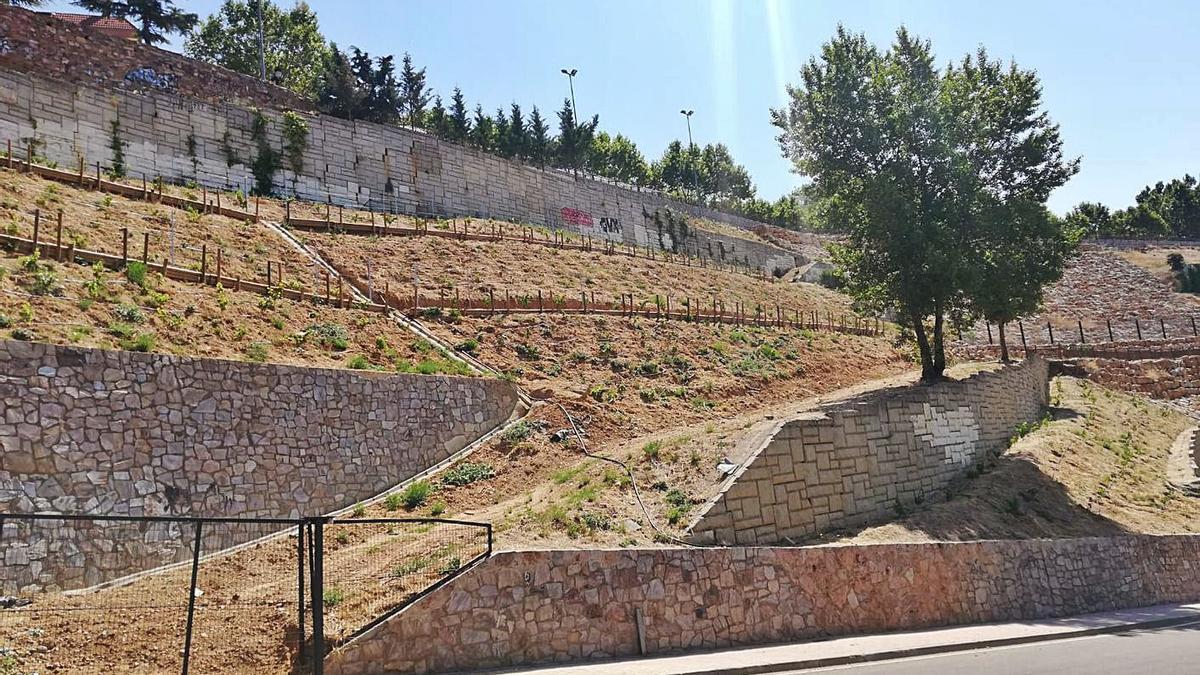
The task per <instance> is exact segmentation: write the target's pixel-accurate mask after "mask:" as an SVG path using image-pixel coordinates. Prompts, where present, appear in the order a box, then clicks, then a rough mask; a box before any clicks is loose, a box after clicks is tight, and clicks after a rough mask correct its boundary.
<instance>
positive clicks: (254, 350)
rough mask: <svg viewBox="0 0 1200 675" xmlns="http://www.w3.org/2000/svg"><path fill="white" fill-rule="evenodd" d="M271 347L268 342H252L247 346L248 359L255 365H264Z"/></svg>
mask: <svg viewBox="0 0 1200 675" xmlns="http://www.w3.org/2000/svg"><path fill="white" fill-rule="evenodd" d="M270 347H271V345H270V344H269V343H266V342H251V343H250V344H249V345H246V358H248V359H250V360H251V361H253V362H255V363H262V362H263V361H266V360H267V352H268V350H269V349H270Z"/></svg>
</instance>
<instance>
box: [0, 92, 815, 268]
mask: <svg viewBox="0 0 1200 675" xmlns="http://www.w3.org/2000/svg"><path fill="white" fill-rule="evenodd" d="M264 114H265V115H266V116H267V118H268V119H269V120H270V122H269V123H268V125H267V132H266V133H267V139H268V142H269V144H270V145H271V147H272V148H274V149H275V151H276V152H279V151H280V149H281V148H282V147H283V143H284V141H283V137H282V123H281V122H280V119H279V115H278V114H277V113H275V112H267V113H264ZM254 115H255V113H254V112H253V111H252V110H251V109H250V108H245V107H239V106H236V105H209V104H205V103H201V102H198V101H196V100H195V99H185V98H180V97H178V96H175V95H172V94H170V93H166V92H162V91H151V92H145V93H138V92H132V91H123V90H119V91H106V90H103V89H97V88H92V87H89V86H83V85H78V84H76V85H72V84H66V83H63V82H59V81H56V80H48V79H42V78H40V77H36V76H32V75H28V74H21V73H14V72H12V71H5V70H0V142H3V141H4V140H5V139H11V140H12V141H13V143H14V145H15V146H16V149H17V150H18V151H19V152H20V153H24V152H25V148H26V146H27V145H28V144H29V143H30V142H31V141H32V142H33V143H34V144H35V146H36V153H37V154H38V155H40V156H44V157H46V158H48V159H50V160H53V161H55V162H58V163H59V164H61V165H65V166H66V167H72V168H73V167H77V166H78V163H79V160H80V159H81V158H82V159H83V160H84V162H85V164H86V165H88V166H93V167H94V165H95V162H100V163H101V164H102V165H103V166H105V167H107V166H109V165H110V164H111V161H112V149H111V147H112V142H113V123H114V122H116V123H118V124H119V128H118V137H119V138H120V140H121V142H122V143H124V144H125V145H124V159H125V165H126V167H127V171H128V172H129V173H130V174H131V175H139V174H140V173H146V174H147V175H149V176H150V177H151V178H153V177H155V176H163V177H165V178H167V179H169V180H175V181H185V180H194V181H196V182H197V183H199V184H201V185H206V186H209V187H217V188H222V189H225V188H229V187H232V186H237V187H241V188H244V189H248V188H250V187H252V185H253V180H252V178H251V173H250V169H249V164H250V163H251V162H252V161H253V158H254V156H255V155H256V154H257V150H256V141H255V140H254V139H253V138H252V137H251V127H252V123H253V118H254ZM305 119H306V120H307V121H308V125H309V134H308V137H307V149H306V150H305V152H304V157H303V166H304V170H303V171H302V172H301V173H300V174H299V175H296V174H294V173H292V172H291V171H290V170H285V169H283V168H281V169H280V170H279V171H278V172H277V173H276V174H275V185H274V190H275V192H277V193H280V194H298V195H299V196H300V197H302V198H304V199H309V200H316V201H326V200H327V199H328V200H331V201H332V202H333V203H335V204H345V205H355V206H362V207H366V206H370V207H372V208H375V209H381V210H389V211H395V212H401V213H409V214H417V215H430V216H475V217H492V218H498V219H504V220H513V221H518V222H523V223H535V224H540V225H547V226H552V227H558V228H563V229H567V230H570V231H573V232H578V233H580V234H583V235H589V236H592V237H595V238H599V239H608V240H614V241H620V242H623V243H627V244H637V245H639V246H654V247H661V248H663V249H667V250H671V251H675V252H681V253H682V252H685V251H686V252H688V253H691V254H693V255H702V256H704V257H707V258H713V259H717V260H721V261H723V262H734V261H736V262H739V263H741V264H746V265H750V266H753V267H761V268H763V269H764V270H766V271H767V272H772V271H774V270H776V269H781V270H788V269H791V268H792V267H795V266H796V265H797V264H799V260H798V257H797V255H796V254H793V253H790V252H788V251H785V250H783V249H781V248H778V247H776V246H772V245H770V244H767V243H763V242H759V241H753V240H750V239H742V238H739V237H734V236H729V235H725V234H720V233H716V232H711V231H709V230H704V229H700V228H697V227H696V223H695V221H690V222H688V223H684V222H683V219H682V218H680V216H681V215H683V214H689V215H691V216H695V217H702V218H708V219H711V220H715V221H721V222H725V223H728V224H731V225H734V226H737V227H741V228H743V229H748V228H750V227H752V226H755V225H759V223H756V222H754V221H751V220H748V219H746V218H743V217H741V216H736V215H732V214H727V213H723V212H720V211H715V210H712V209H706V208H700V207H694V206H691V205H689V204H684V203H681V202H676V201H673V200H670V199H666V198H664V197H662V196H661V195H659V194H657V193H653V192H641V191H636V190H632V189H628V188H625V187H621V186H617V185H612V184H609V183H604V182H599V181H594V180H588V179H585V178H574V177H572V176H571V175H570V174H569V173H567V172H563V171H558V170H542V169H539V168H537V167H534V166H532V165H528V164H524V163H521V162H516V161H509V160H505V159H501V158H500V157H497V156H495V155H491V154H488V153H485V152H481V151H479V150H476V149H473V148H468V147H465V146H461V145H457V144H454V143H449V142H445V141H440V140H438V139H436V138H434V137H432V136H429V135H428V134H425V133H423V132H420V131H412V130H409V129H402V128H399V127H394V126H385V125H379V124H372V123H369V122H348V121H346V120H343V119H340V118H336V117H328V116H306V117H305ZM189 138H191V139H192V143H190V144H189V140H188V139H189ZM20 156H23V155H20ZM285 164H286V163H285ZM93 170H94V169H93Z"/></svg>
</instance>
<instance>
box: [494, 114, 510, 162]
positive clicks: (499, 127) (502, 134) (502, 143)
mask: <svg viewBox="0 0 1200 675" xmlns="http://www.w3.org/2000/svg"><path fill="white" fill-rule="evenodd" d="M492 119H493V120H494V122H495V125H496V130H495V134H494V138H493V142H492V152H494V153H496V154H497V155H500V156H501V157H512V155H511V154H509V151H508V150H509V148H508V117H507V116H505V114H504V109H503V108H496V116H495V117H494V118H492Z"/></svg>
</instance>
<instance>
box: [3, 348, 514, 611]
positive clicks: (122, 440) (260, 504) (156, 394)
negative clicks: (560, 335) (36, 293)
mask: <svg viewBox="0 0 1200 675" xmlns="http://www.w3.org/2000/svg"><path fill="white" fill-rule="evenodd" d="M0 399H2V400H3V401H4V402H5V406H4V410H3V413H2V415H0V450H2V452H0V513H4V512H8V513H32V512H47V511H49V512H60V513H86V514H92V515H132V516H143V515H186V516H221V517H227V516H236V517H246V518H250V517H300V516H314V515H320V514H323V513H327V512H329V511H332V510H335V509H338V508H341V507H345V506H349V505H352V504H354V503H355V502H357V501H361V500H364V499H367V498H370V497H372V496H375V495H377V494H379V493H381V492H383V491H385V490H387V489H388V488H390V487H392V486H394V485H396V484H397V483H400V482H402V481H403V480H405V479H406V478H408V477H410V476H412V475H414V474H416V473H419V472H421V471H423V470H425V469H426V468H428V467H430V466H432V465H434V464H436V463H437V462H439V461H441V460H443V459H445V458H446V457H448V456H449V455H451V454H453V453H454V452H456V451H458V450H460V449H462V448H463V447H465V446H466V445H467V444H469V443H470V442H472V441H473V440H475V439H476V438H478V437H479V436H482V435H483V434H485V433H487V432H488V431H490V430H491V429H493V428H495V427H496V426H497V425H499V424H500V423H502V422H504V421H505V420H507V419H508V418H509V417H510V416H511V415H512V414H513V412H514V411H515V409H516V406H517V392H516V390H515V389H514V388H513V387H512V386H511V385H510V384H508V383H506V382H503V381H500V380H496V379H486V378H467V377H444V376H420V375H384V374H368V373H361V372H357V371H346V370H331V369H318V368H300V367H294V366H282V365H267V364H251V363H240V362H235V361H221V360H216V359H191V358H183V357H177V356H168V355H162V354H138V353H133V352H118V351H105V350H98V349H83V348H75V347H63V346H56V345H50V344H39V343H26V342H11V341H3V342H0ZM18 522H19V521H14V520H11V519H10V520H9V521H8V522H7V523H6V525H5V528H4V531H3V533H2V535H3V536H2V538H0V559H4V560H5V562H6V563H8V564H6V565H3V566H0V595H3V594H4V593H5V592H6V591H8V592H11V591H12V590H13V589H14V588H17V589H26V588H30V587H38V586H41V587H49V588H54V587H62V588H71V587H79V586H85V585H92V584H95V583H98V582H100V581H104V580H108V579H112V578H115V577H118V576H122V575H125V574H128V573H130V572H133V571H138V570H140V569H144V568H148V567H155V566H157V565H160V564H163V563H165V562H170V561H172V560H174V559H176V558H178V557H179V555H180V554H181V553H186V549H188V548H190V547H189V546H188V545H187V536H186V534H185V536H183V537H179V536H177V533H173V531H172V530H171V528H170V527H168V526H166V525H163V526H154V527H144V528H141V529H140V530H139V531H138V532H134V533H133V534H132V535H130V534H129V533H128V532H126V533H125V534H123V535H122V536H115V535H112V536H104V530H105V528H104V527H88V528H79V529H78V531H76V530H75V529H73V528H72V527H64V528H62V529H59V530H53V531H52V530H50V529H48V528H43V527H34V528H29V527H27V526H26V525H21V526H20V527H21V528H23V529H18ZM132 529H134V530H136V529H137V528H132ZM219 534H220V533H219V528H214V534H213V536H214V537H217V536H218V535H219ZM257 534H258V535H261V534H265V532H263V531H258V532H257ZM205 550H215V549H214V546H213V545H212V544H211V543H209V545H206V547H205ZM29 561H32V562H34V563H36V564H35V565H26V564H23V563H25V562H29Z"/></svg>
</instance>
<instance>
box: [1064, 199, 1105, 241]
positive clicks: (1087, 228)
mask: <svg viewBox="0 0 1200 675" xmlns="http://www.w3.org/2000/svg"><path fill="white" fill-rule="evenodd" d="M1066 221H1067V224H1068V225H1070V226H1071V227H1072V228H1074V229H1076V230H1079V231H1080V232H1081V233H1083V234H1087V235H1091V236H1093V237H1099V236H1103V235H1111V234H1114V232H1113V219H1112V214H1111V213H1110V212H1109V210H1108V207H1107V206H1105V205H1103V204H1099V203H1096V202H1080V203H1079V205H1078V206H1076V207H1075V208H1073V209H1071V211H1070V212H1069V213H1068V214H1067V216H1066Z"/></svg>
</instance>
